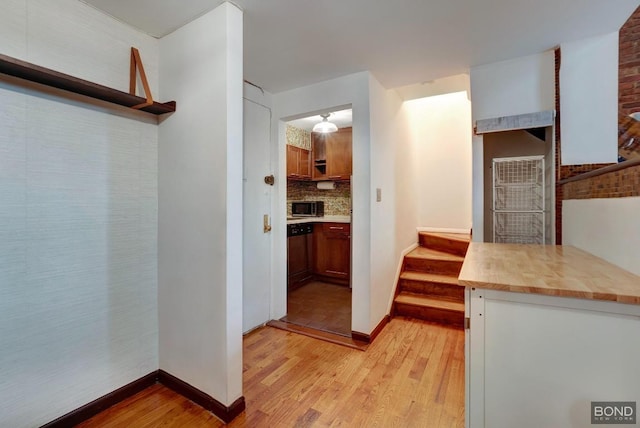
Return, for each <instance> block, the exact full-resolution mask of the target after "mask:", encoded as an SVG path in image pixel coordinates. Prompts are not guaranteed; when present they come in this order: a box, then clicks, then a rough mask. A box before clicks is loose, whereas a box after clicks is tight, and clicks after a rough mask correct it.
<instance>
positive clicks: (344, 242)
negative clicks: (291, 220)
mask: <svg viewBox="0 0 640 428" xmlns="http://www.w3.org/2000/svg"><path fill="white" fill-rule="evenodd" d="M313 241H314V269H313V270H314V273H315V274H316V275H317V276H319V277H324V279H325V280H328V281H330V280H331V279H333V280H337V281H333V282H338V283H340V284H346V285H348V284H349V280H350V275H351V225H350V224H349V223H316V224H315V225H314V231H313Z"/></svg>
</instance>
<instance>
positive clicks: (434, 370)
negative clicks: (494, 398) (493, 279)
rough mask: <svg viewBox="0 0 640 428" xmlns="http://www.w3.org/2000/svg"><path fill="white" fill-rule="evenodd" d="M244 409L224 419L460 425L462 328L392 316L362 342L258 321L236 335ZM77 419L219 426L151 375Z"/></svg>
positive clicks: (252, 423)
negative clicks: (123, 396)
mask: <svg viewBox="0 0 640 428" xmlns="http://www.w3.org/2000/svg"><path fill="white" fill-rule="evenodd" d="M244 394H245V399H246V404H247V410H246V411H245V412H244V413H242V414H241V415H240V416H238V417H237V418H236V419H235V420H234V421H233V422H232V423H231V424H230V425H229V426H230V427H311V426H313V427H385V428H386V427H425V428H430V427H445V428H457V427H463V426H464V331H463V330H460V329H456V328H451V327H444V326H439V325H434V324H427V323H424V322H421V321H412V320H408V319H403V318H394V319H393V320H392V321H391V322H390V323H389V324H388V325H387V326H386V327H385V329H384V330H383V331H382V333H381V334H380V335H379V336H378V338H377V339H376V340H375V341H374V343H373V344H372V345H371V346H370V347H369V349H368V350H367V351H366V352H362V351H358V350H353V349H349V348H346V347H343V346H339V345H334V344H331V343H327V342H323V341H320V340H317V339H313V338H309V337H306V336H302V335H298V334H295V333H290V332H286V331H282V330H277V329H275V328H271V327H264V328H261V329H259V330H256V331H254V332H252V333H251V334H249V335H248V336H246V337H245V339H244ZM81 426H82V427H85V428H86V427H124V426H127V427H140V428H144V427H158V426H163V427H195V428H197V427H221V426H224V425H223V424H222V423H221V422H220V421H219V420H217V419H216V418H215V417H213V416H212V415H211V414H209V413H208V412H206V411H204V410H202V409H201V408H199V407H198V406H196V405H194V404H192V403H190V402H189V401H188V400H185V399H183V398H182V397H181V396H179V395H177V394H175V393H173V392H171V391H170V390H168V389H166V388H165V387H163V386H160V385H156V386H154V387H152V388H149V389H147V390H145V391H143V392H141V393H140V394H137V395H136V396H134V397H131V398H130V399H128V400H126V401H124V402H122V403H120V404H118V405H116V406H114V407H113V408H111V409H108V410H106V411H105V412H103V413H101V414H99V415H97V416H95V417H94V418H93V419H91V420H89V421H87V422H85V423H84V424H82V425H81Z"/></svg>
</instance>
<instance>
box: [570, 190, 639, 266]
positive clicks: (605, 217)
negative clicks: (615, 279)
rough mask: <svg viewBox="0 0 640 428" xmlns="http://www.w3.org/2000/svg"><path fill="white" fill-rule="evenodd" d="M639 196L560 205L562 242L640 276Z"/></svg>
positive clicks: (574, 201) (571, 201) (579, 201)
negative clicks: (639, 248)
mask: <svg viewBox="0 0 640 428" xmlns="http://www.w3.org/2000/svg"><path fill="white" fill-rule="evenodd" d="M639 210H640V197H633V198H608V199H581V200H568V201H563V203H562V243H563V244H565V245H573V246H575V247H578V248H581V249H583V250H585V251H588V252H589V253H591V254H594V255H596V256H598V257H601V258H603V259H605V260H607V261H609V262H611V263H613V264H616V265H618V266H620V267H622V268H624V269H626V270H628V271H630V272H633V273H635V274H636V275H640V266H639V265H638V260H639V258H640V257H639V256H638V242H640V222H638V220H637V219H638V212H640V211H639Z"/></svg>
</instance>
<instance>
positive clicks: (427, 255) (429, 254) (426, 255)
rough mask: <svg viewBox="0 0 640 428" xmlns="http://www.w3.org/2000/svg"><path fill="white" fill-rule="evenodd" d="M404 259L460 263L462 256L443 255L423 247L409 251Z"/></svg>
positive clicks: (442, 252)
mask: <svg viewBox="0 0 640 428" xmlns="http://www.w3.org/2000/svg"><path fill="white" fill-rule="evenodd" d="M405 257H414V258H419V259H430V260H447V261H452V262H460V263H462V262H463V261H464V257H463V256H457V255H455V254H450V253H445V252H444V251H438V250H432V249H431V248H425V247H416V248H415V249H413V250H411V252H409V254H407V255H406V256H405Z"/></svg>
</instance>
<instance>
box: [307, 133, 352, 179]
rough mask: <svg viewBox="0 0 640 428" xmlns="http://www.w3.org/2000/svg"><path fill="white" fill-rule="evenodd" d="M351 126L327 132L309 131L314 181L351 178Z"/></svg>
mask: <svg viewBox="0 0 640 428" xmlns="http://www.w3.org/2000/svg"><path fill="white" fill-rule="evenodd" d="M351 135H352V133H351V128H342V129H339V130H338V131H336V132H332V133H329V134H320V133H317V132H313V133H311V145H312V151H311V153H312V171H311V176H312V178H313V180H314V181H320V180H349V179H351V171H352V168H351V161H352V154H351V153H352V152H351Z"/></svg>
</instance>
